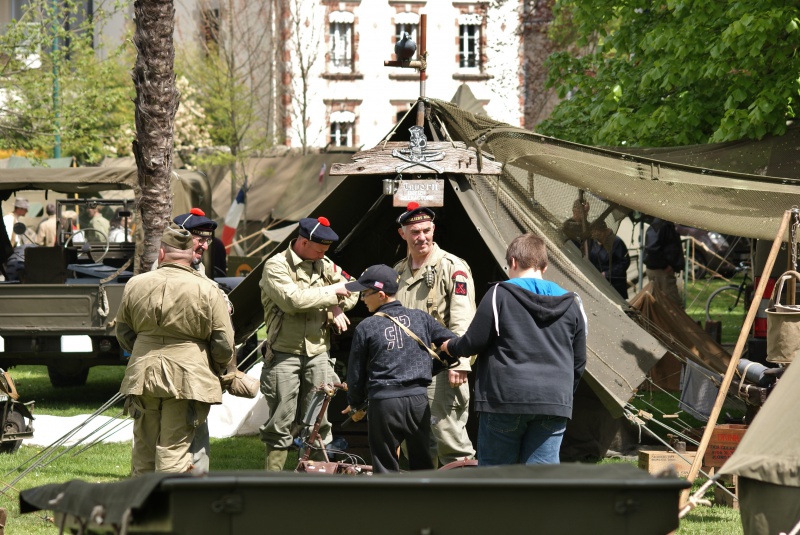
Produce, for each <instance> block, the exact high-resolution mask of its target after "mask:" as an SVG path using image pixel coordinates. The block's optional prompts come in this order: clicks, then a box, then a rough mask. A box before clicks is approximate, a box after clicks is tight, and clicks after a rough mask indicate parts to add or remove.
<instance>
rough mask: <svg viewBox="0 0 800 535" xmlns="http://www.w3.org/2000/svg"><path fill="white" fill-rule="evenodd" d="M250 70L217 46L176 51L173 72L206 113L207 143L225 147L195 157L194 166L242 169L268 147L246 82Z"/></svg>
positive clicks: (253, 94) (253, 91) (255, 100)
mask: <svg viewBox="0 0 800 535" xmlns="http://www.w3.org/2000/svg"><path fill="white" fill-rule="evenodd" d="M250 68H251V66H249V65H248V64H247V63H241V62H238V60H237V58H236V54H230V53H228V51H227V50H225V49H224V48H220V47H218V46H210V48H208V49H205V50H199V49H185V50H183V51H181V52H180V54H179V57H178V65H177V69H176V70H177V71H178V72H180V73H181V77H185V79H186V80H187V81H188V86H189V87H191V89H192V91H193V96H194V98H195V99H196V100H197V103H198V105H199V106H200V107H201V108H202V109H204V110H206V111H205V114H206V115H205V118H204V120H205V121H206V123H207V125H208V128H207V130H208V133H209V135H210V138H211V144H212V145H214V146H218V147H225V150H224V151H215V152H213V153H208V154H203V155H201V156H198V158H197V159H196V164H197V165H199V166H212V165H222V166H229V165H234V166H236V167H242V166H243V162H244V161H245V160H247V159H248V158H250V157H252V156H256V155H258V154H259V153H260V152H261V151H262V150H264V149H266V148H268V146H269V144H268V141H267V136H266V132H265V128H264V126H263V125H264V123H263V119H262V114H261V111H260V108H259V106H260V104H259V100H258V92H257V91H256V89H254V88H251V86H250V83H249V81H250V80H251V79H252V78H253V76H254V73H253V72H251V70H250ZM241 174H242V175H243V171H242V172H241Z"/></svg>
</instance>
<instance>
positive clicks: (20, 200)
mask: <svg viewBox="0 0 800 535" xmlns="http://www.w3.org/2000/svg"><path fill="white" fill-rule="evenodd" d="M30 207H31V205H30V203H29V202H28V199H26V198H25V197H17V198H16V200H15V201H14V208H22V209H23V210H28V209H29V208H30Z"/></svg>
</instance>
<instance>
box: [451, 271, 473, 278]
mask: <svg viewBox="0 0 800 535" xmlns="http://www.w3.org/2000/svg"><path fill="white" fill-rule="evenodd" d="M459 275H461V276H462V277H464V278H465V279H468V278H469V275H467V273H466V272H465V271H461V270H460V269H459V270H458V271H455V272H453V277H452V278H453V280H455V279H456V277H458V276H459Z"/></svg>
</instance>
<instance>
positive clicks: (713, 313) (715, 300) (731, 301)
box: [706, 285, 745, 344]
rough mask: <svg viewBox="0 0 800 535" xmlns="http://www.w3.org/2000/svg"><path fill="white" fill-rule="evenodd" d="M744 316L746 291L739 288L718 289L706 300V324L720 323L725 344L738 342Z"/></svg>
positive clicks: (731, 286)
mask: <svg viewBox="0 0 800 535" xmlns="http://www.w3.org/2000/svg"><path fill="white" fill-rule="evenodd" d="M744 316H745V308H744V290H743V289H740V287H739V286H733V285H730V286H723V287H721V288H717V289H716V290H714V292H713V293H712V294H711V295H710V296H709V297H708V299H707V300H706V323H708V322H709V321H718V322H719V323H720V325H721V327H722V343H723V344H732V343H735V342H736V340H737V339H738V338H739V332H740V331H741V329H742V323H743V322H744Z"/></svg>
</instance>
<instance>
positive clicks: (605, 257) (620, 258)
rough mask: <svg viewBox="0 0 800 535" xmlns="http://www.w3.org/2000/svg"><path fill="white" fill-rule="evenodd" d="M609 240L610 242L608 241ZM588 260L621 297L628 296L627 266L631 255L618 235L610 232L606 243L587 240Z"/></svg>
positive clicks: (629, 263)
mask: <svg viewBox="0 0 800 535" xmlns="http://www.w3.org/2000/svg"><path fill="white" fill-rule="evenodd" d="M609 242H610V243H609ZM589 261H590V262H591V263H592V264H593V265H594V267H596V268H597V270H598V271H600V272H601V273H602V274H603V276H604V277H605V278H606V280H607V281H608V282H610V283H611V286H613V287H614V289H615V290H617V293H618V294H619V295H621V296H622V297H623V298H625V299H627V298H628V268H629V267H630V265H631V257H630V255H629V254H628V248H627V247H625V242H623V241H622V240H621V239H620V238H619V236H614V235H613V234H610V235H609V237H608V240H607V241H606V243H600V242H599V241H597V240H592V241H590V242H589Z"/></svg>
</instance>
